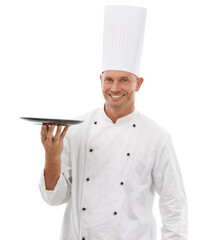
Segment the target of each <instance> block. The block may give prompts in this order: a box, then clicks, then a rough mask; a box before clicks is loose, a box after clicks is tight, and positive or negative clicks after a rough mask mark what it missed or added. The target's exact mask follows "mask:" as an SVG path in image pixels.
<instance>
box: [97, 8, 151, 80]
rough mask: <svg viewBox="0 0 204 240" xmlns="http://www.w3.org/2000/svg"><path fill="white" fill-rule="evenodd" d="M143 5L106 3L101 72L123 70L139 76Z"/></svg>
mask: <svg viewBox="0 0 204 240" xmlns="http://www.w3.org/2000/svg"><path fill="white" fill-rule="evenodd" d="M145 19H146V8H143V7H136V6H128V5H125V6H124V5H121V6H120V5H119V6H115V5H108V6H106V7H105V11H104V26H103V56H102V69H101V70H102V72H103V71H106V70H120V71H127V72H130V73H133V74H135V75H137V76H139V70H140V60H141V54H142V48H143V41H144V30H145Z"/></svg>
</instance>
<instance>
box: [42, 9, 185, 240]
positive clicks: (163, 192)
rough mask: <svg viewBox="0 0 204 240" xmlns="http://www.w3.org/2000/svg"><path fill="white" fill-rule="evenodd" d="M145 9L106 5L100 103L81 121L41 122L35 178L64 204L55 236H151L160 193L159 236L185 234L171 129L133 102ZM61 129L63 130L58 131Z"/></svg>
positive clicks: (109, 239)
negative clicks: (41, 157) (40, 166)
mask: <svg viewBox="0 0 204 240" xmlns="http://www.w3.org/2000/svg"><path fill="white" fill-rule="evenodd" d="M145 14H146V10H145V9H144V8H140V7H130V6H107V7H106V9H105V19H104V39H103V43H104V45H103V66H102V74H101V75H100V80H101V87H102V92H103V95H104V98H105V104H104V106H103V107H102V108H98V109H95V110H93V111H91V112H89V113H87V114H85V115H84V116H81V117H80V119H82V120H84V122H83V123H82V124H79V125H74V126H71V127H70V128H69V130H68V127H65V128H64V130H63V131H62V127H61V126H58V128H57V131H56V135H55V136H53V131H54V125H51V126H50V127H46V126H42V129H41V141H42V143H43V145H44V148H45V153H46V155H45V159H46V161H45V168H44V171H43V173H42V177H41V181H40V190H41V194H42V197H43V199H44V200H45V201H46V202H47V203H48V204H50V205H59V204H63V203H67V207H66V210H65V215H64V220H63V224H62V230H61V237H60V239H61V240H65V239H66V240H74V239H76V240H81V239H82V240H135V239H137V240H155V239H156V232H155V231H156V223H155V219H154V216H153V214H152V205H153V200H154V196H155V191H156V192H157V193H158V194H159V197H160V204H159V207H160V213H161V218H162V223H163V227H162V229H161V231H162V240H187V200H186V195H185V191H184V186H183V181H182V176H181V172H180V168H179V164H178V161H177V158H176V155H175V151H174V147H173V143H172V140H171V137H170V134H169V133H168V132H167V131H166V130H165V129H163V128H162V127H160V126H159V125H158V124H157V123H155V122H154V121H152V120H151V119H149V118H148V117H146V116H145V115H143V114H142V113H140V112H139V111H138V110H136V109H135V105H134V100H135V92H137V91H139V89H140V87H141V85H142V83H143V78H141V77H138V76H139V62H140V56H141V49H142V41H143V35H144V22H145ZM61 131H62V132H61Z"/></svg>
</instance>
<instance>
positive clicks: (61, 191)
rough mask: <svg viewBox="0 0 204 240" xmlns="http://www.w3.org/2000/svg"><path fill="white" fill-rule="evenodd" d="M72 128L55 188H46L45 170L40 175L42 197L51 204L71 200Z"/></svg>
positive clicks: (67, 134)
mask: <svg viewBox="0 0 204 240" xmlns="http://www.w3.org/2000/svg"><path fill="white" fill-rule="evenodd" d="M70 130H71V129H69V130H68V131H67V133H66V136H65V137H64V148H63V151H62V155H61V174H60V178H59V179H58V182H57V184H56V186H55V188H54V190H46V186H45V179H44V170H43V172H42V174H41V177H40V183H39V188H40V192H41V195H42V198H43V199H44V200H45V202H47V203H48V204H49V205H51V206H55V205H60V204H63V203H66V202H68V201H69V199H70V196H71V186H72V171H71V151H70V144H69V138H70Z"/></svg>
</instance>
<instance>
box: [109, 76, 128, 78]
mask: <svg viewBox="0 0 204 240" xmlns="http://www.w3.org/2000/svg"><path fill="white" fill-rule="evenodd" d="M105 78H111V77H109V76H106V77H105ZM119 78H128V76H122V77H119Z"/></svg>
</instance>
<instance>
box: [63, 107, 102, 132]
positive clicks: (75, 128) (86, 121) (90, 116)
mask: <svg viewBox="0 0 204 240" xmlns="http://www.w3.org/2000/svg"><path fill="white" fill-rule="evenodd" d="M99 112H100V108H96V109H94V110H91V111H89V112H87V113H84V114H81V115H78V116H76V117H74V118H73V119H74V120H80V121H83V122H82V123H80V124H76V125H72V126H71V127H70V129H69V131H70V133H69V134H71V135H73V134H78V133H79V134H81V133H82V132H83V131H84V130H85V129H87V127H88V126H90V122H91V121H94V119H95V118H96V116H97V115H98V114H99ZM69 131H68V132H69Z"/></svg>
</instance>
